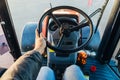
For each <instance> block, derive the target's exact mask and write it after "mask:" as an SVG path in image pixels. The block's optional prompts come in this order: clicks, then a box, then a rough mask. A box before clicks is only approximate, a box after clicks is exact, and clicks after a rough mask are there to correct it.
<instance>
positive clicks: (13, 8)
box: [8, 0, 112, 45]
mask: <svg viewBox="0 0 120 80" xmlns="http://www.w3.org/2000/svg"><path fill="white" fill-rule="evenodd" d="M106 1H107V0H8V4H9V8H10V12H11V16H12V19H13V22H14V26H15V30H16V34H17V37H18V41H19V44H20V45H21V35H22V31H23V28H24V25H25V24H26V23H28V22H37V23H38V21H39V19H40V17H41V16H42V14H43V13H44V12H45V11H46V10H48V9H50V8H51V7H56V6H62V5H67V6H73V7H76V8H79V9H81V10H83V11H84V12H85V13H86V14H87V15H90V14H91V13H93V12H94V11H95V10H97V9H99V8H101V9H102V7H103V6H104V5H105V2H106ZM111 1H112V0H111ZM111 1H110V2H109V5H107V7H108V8H107V9H106V12H107V14H104V17H105V19H103V20H102V22H101V24H102V25H99V26H98V27H99V28H98V30H99V31H100V34H101V35H100V37H102V35H103V32H104V29H105V23H106V21H107V18H108V13H109V12H110V8H111V7H112V2H111ZM100 14H101V13H100V12H99V13H97V14H96V15H94V16H93V17H92V18H91V19H92V21H93V25H94V26H96V24H97V22H98V19H99V17H100Z"/></svg>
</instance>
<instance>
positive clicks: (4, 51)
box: [0, 25, 14, 68]
mask: <svg viewBox="0 0 120 80" xmlns="http://www.w3.org/2000/svg"><path fill="white" fill-rule="evenodd" d="M9 52H10V49H9V46H8V43H7V41H6V38H5V35H4V32H3V30H2V27H1V25H0V68H8V67H10V66H11V65H12V64H13V62H14V59H13V57H12V55H11V54H10V53H9Z"/></svg>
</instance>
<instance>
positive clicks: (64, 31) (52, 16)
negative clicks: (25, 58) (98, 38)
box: [38, 6, 93, 53]
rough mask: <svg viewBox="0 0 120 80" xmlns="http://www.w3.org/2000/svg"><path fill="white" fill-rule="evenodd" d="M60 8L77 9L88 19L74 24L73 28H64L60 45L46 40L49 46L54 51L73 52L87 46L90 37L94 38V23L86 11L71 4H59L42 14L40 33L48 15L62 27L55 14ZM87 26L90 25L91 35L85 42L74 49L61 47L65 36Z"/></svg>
mask: <svg viewBox="0 0 120 80" xmlns="http://www.w3.org/2000/svg"><path fill="white" fill-rule="evenodd" d="M60 9H68V10H73V11H76V12H78V13H80V14H81V15H82V16H83V17H84V18H85V20H86V21H85V22H80V23H78V25H77V26H74V27H72V28H71V27H70V28H64V29H62V36H61V37H60V40H59V42H58V45H57V46H53V45H51V44H50V42H48V41H46V42H47V47H48V48H50V49H52V50H54V51H56V52H61V53H73V52H76V51H79V50H80V49H82V48H84V47H85V46H87V44H88V43H89V41H90V39H91V38H92V35H93V23H92V21H91V19H90V18H89V16H88V15H87V14H86V13H85V12H83V11H82V10H80V9H78V8H75V7H71V6H58V7H54V8H51V9H49V10H48V11H46V12H45V13H44V14H43V15H42V17H41V19H40V20H39V24H38V31H39V33H41V32H42V27H43V26H42V25H43V21H44V19H45V18H46V17H47V16H48V17H50V18H52V19H53V21H54V22H55V24H56V25H57V26H58V28H60V27H61V26H62V25H61V23H60V21H59V20H58V19H57V18H56V16H55V15H54V14H53V12H54V11H56V10H60ZM86 26H89V28H90V33H89V36H88V38H87V39H86V41H85V42H84V43H82V44H81V45H79V46H78V47H77V48H73V49H61V48H59V47H60V46H61V44H62V41H63V40H64V39H63V38H64V36H68V35H69V34H70V33H71V32H73V31H78V30H79V29H82V28H84V27H86ZM47 29H49V28H48V26H47ZM46 31H47V30H46Z"/></svg>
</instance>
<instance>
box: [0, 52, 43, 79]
mask: <svg viewBox="0 0 120 80" xmlns="http://www.w3.org/2000/svg"><path fill="white" fill-rule="evenodd" d="M41 65H42V56H41V55H40V54H39V53H38V52H35V51H29V52H27V53H25V54H24V55H23V56H21V57H20V58H19V59H18V60H17V61H16V62H15V63H14V64H13V65H12V66H11V67H10V68H9V69H8V70H7V71H6V72H5V73H4V75H3V76H2V78H1V80H35V79H36V77H37V75H38V72H39V70H40V68H41Z"/></svg>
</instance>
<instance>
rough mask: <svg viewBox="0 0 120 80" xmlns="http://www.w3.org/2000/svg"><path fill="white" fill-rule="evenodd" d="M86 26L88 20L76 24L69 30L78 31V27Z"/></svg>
mask: <svg viewBox="0 0 120 80" xmlns="http://www.w3.org/2000/svg"><path fill="white" fill-rule="evenodd" d="M86 26H89V22H88V21H87V22H85V23H80V24H78V25H77V26H75V27H73V28H71V29H70V31H71V32H72V31H78V30H79V29H81V28H84V27H86Z"/></svg>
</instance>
